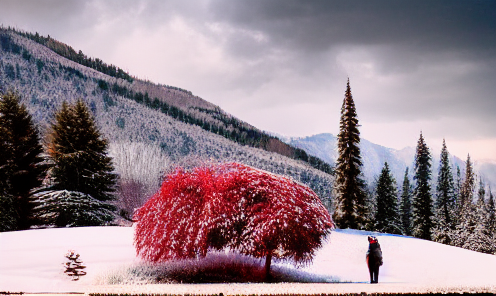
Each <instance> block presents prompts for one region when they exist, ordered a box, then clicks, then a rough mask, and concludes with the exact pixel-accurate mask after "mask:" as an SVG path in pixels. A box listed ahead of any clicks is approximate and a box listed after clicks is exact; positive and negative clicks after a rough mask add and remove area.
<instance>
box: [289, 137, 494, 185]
mask: <svg viewBox="0 0 496 296" xmlns="http://www.w3.org/2000/svg"><path fill="white" fill-rule="evenodd" d="M280 139H281V140H283V141H289V142H288V144H290V145H293V146H295V147H298V148H301V149H303V150H305V151H306V152H307V153H308V154H311V155H315V156H317V157H319V158H320V159H322V160H324V161H326V162H327V163H329V164H331V165H334V163H335V162H336V159H337V156H338V152H337V138H336V136H334V135H332V134H330V133H324V134H318V135H313V136H309V137H301V138H286V139H284V138H280ZM360 149H361V156H362V160H363V163H364V166H363V173H364V176H365V179H366V180H367V182H369V183H371V182H373V181H374V179H375V178H376V177H377V176H379V174H380V172H381V170H382V168H383V166H384V163H385V162H387V163H388V165H389V168H390V170H391V172H392V173H393V176H394V177H395V178H396V181H397V182H398V185H400V184H401V182H403V176H404V174H405V170H406V168H407V167H408V168H409V172H410V176H412V175H413V166H414V163H415V148H414V147H405V148H403V149H401V150H396V149H393V148H388V147H384V146H381V145H377V144H374V143H372V142H370V141H368V140H366V139H363V138H362V139H361V141H360ZM440 153H441V152H440V151H431V154H432V171H433V172H435V173H433V175H432V180H434V181H435V180H437V170H438V167H439V156H440ZM450 161H451V165H452V167H453V175H454V176H456V170H455V168H456V167H457V166H458V167H460V170H461V172H462V175H463V172H464V170H465V160H462V159H460V158H458V157H456V156H454V155H451V158H450ZM475 169H476V170H477V171H478V172H479V176H481V177H482V179H483V180H484V182H485V183H486V184H487V185H493V186H492V187H494V188H496V163H494V162H476V163H475Z"/></svg>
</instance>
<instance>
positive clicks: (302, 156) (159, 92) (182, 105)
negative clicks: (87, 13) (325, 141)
mask: <svg viewBox="0 0 496 296" xmlns="http://www.w3.org/2000/svg"><path fill="white" fill-rule="evenodd" d="M7 32H10V33H12V34H15V35H17V36H22V37H25V38H28V39H30V40H33V41H35V42H36V43H38V44H41V45H43V46H44V47H46V48H49V49H50V50H52V51H54V52H55V53H57V54H58V55H60V56H62V57H64V58H66V59H68V60H71V61H73V62H76V63H78V64H80V65H83V66H86V67H89V68H92V69H94V70H97V71H98V72H100V73H103V74H106V75H107V76H110V77H113V78H116V80H115V81H107V80H105V79H98V87H99V88H100V90H101V91H102V92H104V95H106V96H107V99H109V98H110V96H111V95H112V94H113V95H119V96H122V97H125V98H128V99H131V100H134V101H136V102H138V103H140V104H143V105H145V106H147V107H149V108H152V109H155V110H159V111H160V112H162V113H165V114H167V115H169V116H172V117H173V118H175V119H178V120H180V121H182V122H186V123H190V124H194V125H197V126H200V127H202V128H203V129H205V130H207V131H210V132H214V133H217V134H219V135H222V136H223V137H225V138H227V139H230V140H232V141H235V142H237V143H240V144H243V145H248V146H251V147H256V148H262V149H264V150H267V151H271V152H276V153H278V154H281V155H283V156H287V157H290V158H293V159H299V160H303V161H305V162H308V163H309V164H310V165H311V166H313V167H315V168H317V169H319V170H322V171H324V172H327V173H331V172H332V169H331V167H330V166H329V165H328V164H327V163H325V162H323V161H321V160H320V159H318V158H315V157H313V156H310V155H307V154H306V153H305V152H304V151H303V150H301V149H297V148H294V147H292V146H290V145H288V144H286V143H284V142H282V141H281V140H279V139H278V138H276V137H273V136H270V135H268V134H267V133H264V132H262V131H260V130H258V129H257V128H255V127H254V126H251V125H249V124H248V123H246V122H243V121H241V120H239V119H237V118H235V117H233V116H231V115H230V114H227V113H226V112H224V111H223V110H222V109H220V108H219V107H218V106H215V105H213V104H211V103H209V102H207V101H205V100H203V99H201V98H199V97H197V96H193V94H192V93H191V92H190V91H186V90H183V89H181V88H177V87H171V86H167V85H156V84H153V83H150V82H148V81H142V80H140V79H137V78H134V77H131V76H130V75H129V74H127V73H126V72H124V71H123V70H121V69H119V68H117V67H116V66H114V65H107V64H105V63H104V62H103V61H101V60H100V59H98V58H97V59H92V58H88V57H86V56H85V55H84V54H83V53H82V52H81V51H79V52H78V53H76V51H75V50H74V49H73V48H72V47H70V46H69V45H66V44H64V43H62V42H59V41H57V40H54V39H52V38H50V36H48V37H43V36H39V35H38V33H36V34H31V33H27V32H22V31H15V30H7ZM12 34H10V35H12ZM10 35H9V34H3V35H2V37H1V43H2V48H3V49H4V51H11V52H14V53H15V52H17V53H18V54H21V50H22V54H23V57H26V58H27V59H28V60H29V59H30V57H29V52H26V53H25V50H24V49H23V48H22V46H19V45H18V44H17V43H15V42H12V41H11V37H10ZM38 62H39V61H37V65H39V64H38Z"/></svg>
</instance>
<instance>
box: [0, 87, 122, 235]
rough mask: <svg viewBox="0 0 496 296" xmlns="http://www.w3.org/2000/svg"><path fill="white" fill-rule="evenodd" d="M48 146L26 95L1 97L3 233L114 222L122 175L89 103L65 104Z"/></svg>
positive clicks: (0, 215) (0, 221)
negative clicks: (114, 202)
mask: <svg viewBox="0 0 496 296" xmlns="http://www.w3.org/2000/svg"><path fill="white" fill-rule="evenodd" d="M43 142H45V143H47V144H46V147H45V148H46V149H44V147H43V145H42V139H41V138H40V135H39V131H38V128H37V127H36V126H35V125H34V123H33V119H32V117H31V115H30V114H29V112H28V111H27V109H26V106H25V105H24V104H21V102H20V95H19V94H18V93H16V92H14V91H7V92H6V93H5V94H1V96H0V231H14V230H25V229H29V228H30V227H33V226H59V227H66V226H96V225H106V224H108V223H110V222H111V221H113V220H114V216H115V215H114V212H115V207H114V206H113V205H112V204H111V203H110V202H111V201H112V200H113V199H114V195H113V191H114V187H115V183H116V179H117V176H116V175H115V174H114V173H113V171H114V168H113V165H112V161H111V159H110V158H109V157H108V156H107V148H108V143H107V141H106V140H105V139H104V138H103V136H102V135H101V134H100V132H99V131H98V129H97V127H96V125H95V122H94V119H93V117H92V116H91V114H90V111H89V110H88V107H87V106H86V105H85V103H84V102H83V101H82V100H78V101H76V102H75V103H74V104H67V103H64V104H63V105H62V107H61V109H60V110H58V111H57V112H56V114H55V116H54V121H53V123H52V125H51V127H50V132H49V133H48V135H47V136H46V137H45V139H43Z"/></svg>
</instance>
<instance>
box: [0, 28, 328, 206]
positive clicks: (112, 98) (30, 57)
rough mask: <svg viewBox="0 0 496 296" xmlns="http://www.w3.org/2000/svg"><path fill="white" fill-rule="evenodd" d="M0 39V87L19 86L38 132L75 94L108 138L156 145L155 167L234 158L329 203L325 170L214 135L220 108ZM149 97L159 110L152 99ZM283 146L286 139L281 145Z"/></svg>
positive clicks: (2, 32)
mask: <svg viewBox="0 0 496 296" xmlns="http://www.w3.org/2000/svg"><path fill="white" fill-rule="evenodd" d="M0 41H1V47H0V53H1V54H0V91H6V90H7V89H11V88H12V89H15V90H17V91H18V92H19V94H20V95H21V97H22V101H23V103H24V104H26V106H27V108H28V110H29V111H30V112H31V114H32V115H33V118H34V120H35V122H36V123H37V124H38V125H39V127H40V130H41V133H42V135H45V134H46V131H47V129H48V127H49V123H50V122H51V121H52V120H53V114H54V112H55V111H56V110H57V108H59V107H60V105H61V104H62V101H64V100H65V101H69V102H71V101H74V100H76V99H77V98H82V99H83V100H84V101H85V102H86V103H87V104H88V105H89V107H90V109H91V110H92V112H93V114H94V116H95V119H96V121H97V124H98V126H99V127H100V129H101V130H102V132H103V134H104V135H105V136H106V137H107V138H108V139H109V140H110V142H111V144H112V143H117V144H122V146H126V145H127V144H126V143H133V142H140V143H145V144H148V145H152V146H156V147H160V148H161V150H162V152H163V153H164V154H165V155H167V157H168V158H169V159H170V162H171V163H172V164H171V163H169V164H163V166H164V168H163V170H162V172H164V171H167V170H168V169H170V166H171V165H182V166H185V167H190V166H193V165H198V164H201V163H204V162H208V161H214V162H215V161H236V162H241V163H244V164H247V165H251V166H254V167H257V168H260V169H264V170H267V171H271V172H273V173H277V174H283V175H287V176H290V177H292V178H293V179H295V180H296V181H300V182H302V183H304V184H307V185H309V186H310V187H311V188H312V189H313V190H314V191H316V193H317V194H318V195H319V196H320V197H321V199H322V200H323V202H324V204H326V205H327V206H329V197H330V196H331V191H332V183H333V177H332V176H331V175H329V174H327V173H325V172H323V171H321V170H317V169H315V168H313V167H312V166H311V165H310V164H309V163H307V162H303V161H300V160H295V159H293V158H288V157H287V156H284V155H281V153H273V152H269V151H266V150H263V149H259V148H256V147H250V146H249V145H240V144H238V143H235V142H234V141H233V140H230V139H228V137H226V135H225V134H224V135H221V131H220V130H219V129H218V128H217V129H215V128H212V126H216V125H215V122H216V120H217V119H216V116H217V115H218V114H223V117H222V118H229V117H230V115H229V114H226V113H224V112H223V111H222V110H221V109H220V108H219V107H217V106H215V105H213V104H210V103H208V102H206V101H204V100H201V99H199V98H197V97H194V96H192V95H191V94H190V93H188V92H185V91H183V90H179V89H174V88H170V87H167V86H163V85H154V84H151V83H149V82H146V81H141V80H139V79H133V80H132V81H129V80H126V79H122V78H117V77H112V76H109V75H107V74H104V73H102V72H100V71H97V70H95V69H92V68H89V67H86V66H83V65H81V64H78V63H76V62H74V61H71V60H68V59H66V58H64V57H62V56H60V55H58V54H57V53H55V52H54V51H52V50H51V49H49V48H47V47H46V46H44V45H41V44H39V43H37V42H35V41H33V40H30V39H28V38H26V37H23V36H21V35H19V34H17V33H15V32H13V31H11V30H7V29H0ZM147 98H148V99H147ZM151 98H154V99H153V100H152V99H151ZM155 98H157V101H159V103H158V106H159V108H156V106H155V105H154V102H156V100H155ZM140 99H141V101H140ZM147 102H150V103H149V104H148V103H147ZM160 103H161V104H160ZM165 107H167V110H165V112H164V110H163V109H166V108H165ZM188 115H194V116H190V117H188ZM188 118H189V119H188ZM193 119H194V120H202V119H203V123H205V124H206V125H208V126H210V129H211V130H212V131H209V130H207V129H206V128H205V126H202V125H201V124H198V122H189V121H188V120H193ZM217 121H219V122H220V120H217ZM219 126H220V125H219ZM239 126H249V125H248V124H246V123H243V122H241V121H239V120H236V121H233V123H232V124H231V125H229V126H228V127H232V128H233V130H234V129H236V128H238V127H239ZM238 130H239V128H238ZM241 130H242V132H241V133H239V135H240V137H245V138H247V139H251V138H250V131H253V133H255V131H256V130H255V129H248V128H247V129H241ZM243 132H244V134H243ZM273 142H274V143H276V142H277V140H274V141H273ZM284 145H286V144H284ZM252 146H253V145H252ZM275 146H277V145H275ZM287 147H289V145H286V146H284V147H283V149H286V148H287ZM293 149H294V148H293Z"/></svg>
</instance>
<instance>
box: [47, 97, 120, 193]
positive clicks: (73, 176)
mask: <svg viewBox="0 0 496 296" xmlns="http://www.w3.org/2000/svg"><path fill="white" fill-rule="evenodd" d="M51 130H52V131H51V134H50V144H49V146H50V147H49V153H50V156H51V158H52V160H53V163H54V166H53V169H52V171H51V177H52V181H53V185H52V186H51V188H50V189H51V190H67V191H71V192H80V193H84V194H85V195H89V196H90V197H92V198H94V199H96V200H98V201H101V202H106V201H110V200H113V199H114V195H113V192H114V190H115V189H114V187H115V183H116V179H117V176H116V175H115V174H114V173H113V171H114V168H113V165H112V159H111V158H110V157H109V156H108V155H107V150H108V143H107V140H106V139H104V138H103V136H102V135H101V134H100V132H99V130H98V129H97V127H96V124H95V122H94V119H93V117H92V116H91V114H90V112H89V110H88V107H87V106H86V105H85V104H84V103H83V102H82V101H81V100H78V101H77V102H76V103H75V104H73V105H68V104H67V103H65V102H64V103H63V104H62V108H61V109H60V110H59V111H58V112H57V113H56V114H55V123H53V124H52V126H51Z"/></svg>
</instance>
